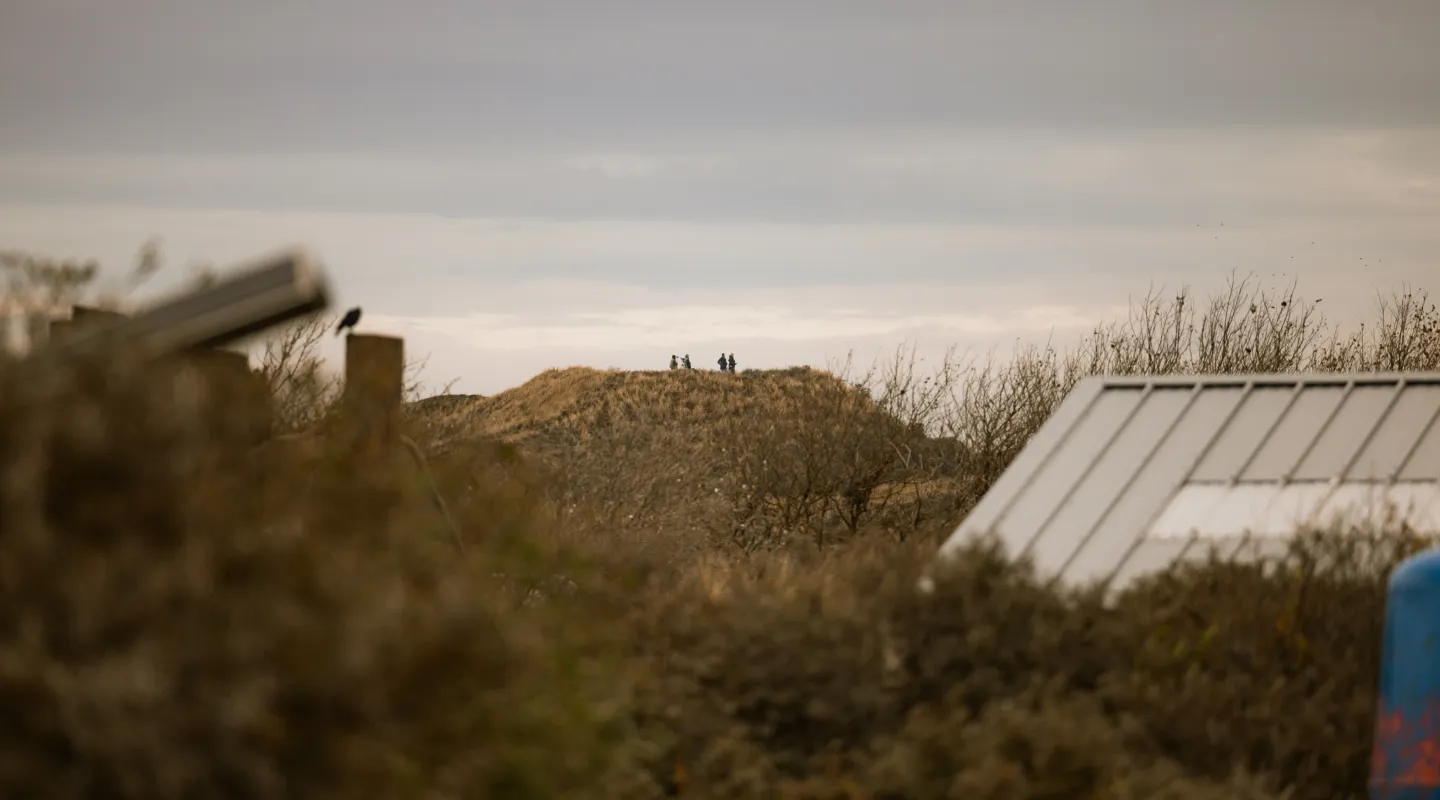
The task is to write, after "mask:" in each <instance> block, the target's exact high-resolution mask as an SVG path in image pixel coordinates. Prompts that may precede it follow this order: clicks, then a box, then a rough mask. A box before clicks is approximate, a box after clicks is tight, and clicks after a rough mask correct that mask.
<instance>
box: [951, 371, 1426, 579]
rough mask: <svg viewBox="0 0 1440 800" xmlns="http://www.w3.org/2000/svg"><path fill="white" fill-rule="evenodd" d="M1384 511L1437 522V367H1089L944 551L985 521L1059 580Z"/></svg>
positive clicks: (1124, 574)
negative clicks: (1144, 372) (1270, 370)
mask: <svg viewBox="0 0 1440 800" xmlns="http://www.w3.org/2000/svg"><path fill="white" fill-rule="evenodd" d="M1385 513H1395V514H1398V515H1400V516H1401V517H1403V518H1405V519H1406V521H1407V522H1408V523H1409V524H1410V525H1411V526H1412V527H1413V528H1415V529H1416V530H1418V531H1422V532H1427V533H1440V373H1433V372H1432V373H1366V374H1306V375H1214V376H1165V377H1143V376H1142V377H1105V376H1101V377H1092V378H1088V379H1085V380H1083V381H1081V382H1080V383H1079V384H1078V385H1077V386H1076V387H1075V389H1074V390H1073V391H1071V393H1070V394H1069V395H1068V396H1067V397H1066V398H1065V400H1064V402H1062V403H1061V404H1060V406H1059V408H1057V409H1056V410H1055V413H1054V414H1053V415H1051V417H1050V419H1049V420H1048V421H1047V422H1046V423H1045V424H1044V425H1043V426H1042V427H1041V428H1040V430H1039V431H1037V432H1036V434H1035V435H1034V436H1033V437H1032V438H1031V439H1030V441H1029V442H1028V443H1027V444H1026V446H1025V448H1024V449H1023V450H1022V451H1021V452H1020V454H1019V455H1018V456H1016V458H1015V460H1014V461H1013V462H1012V463H1011V464H1010V466H1009V467H1008V468H1007V469H1006V470H1005V472H1004V473H1003V474H1002V475H1001V476H1000V478H999V479H998V480H997V481H996V482H995V484H994V486H992V487H991V488H990V491H989V492H987V493H986V495H985V496H984V497H983V498H982V499H981V500H980V503H979V504H978V505H976V507H975V509H974V510H973V511H971V512H970V515H969V516H968V517H966V519H965V520H964V522H962V523H961V524H960V527H959V528H958V529H957V530H956V531H955V533H954V534H953V535H952V536H951V537H950V539H949V540H948V541H947V542H946V543H945V545H944V546H943V547H942V549H941V553H942V555H943V554H945V553H948V552H951V551H953V550H954V549H955V548H957V547H959V546H961V545H962V544H963V543H964V542H965V541H966V540H967V539H969V538H970V537H972V536H975V535H977V534H985V533H986V532H992V533H994V534H996V535H997V536H998V537H999V538H1000V540H1001V541H1002V542H1004V544H1005V545H1006V546H1007V548H1008V550H1009V552H1010V553H1011V554H1012V555H1017V556H1018V555H1022V554H1024V555H1029V556H1031V557H1032V558H1033V559H1034V562H1035V565H1036V568H1037V570H1038V571H1039V572H1040V573H1041V574H1042V575H1046V576H1051V577H1059V578H1061V579H1063V580H1064V581H1066V582H1067V583H1069V582H1073V583H1076V584H1080V583H1089V582H1092V581H1097V580H1098V581H1104V582H1108V583H1109V584H1110V586H1111V587H1112V588H1120V587H1121V586H1123V585H1124V584H1125V583H1128V582H1129V581H1130V580H1131V579H1133V578H1135V577H1136V576H1138V575H1140V574H1142V573H1144V572H1149V571H1152V570H1155V569H1159V568H1164V567H1166V566H1168V565H1169V564H1171V563H1174V562H1175V561H1177V560H1179V559H1186V558H1197V557H1198V558H1204V557H1205V555H1206V554H1207V553H1208V552H1209V549H1210V545H1211V544H1214V545H1216V546H1217V547H1219V548H1221V554H1222V555H1229V556H1231V557H1242V558H1243V557H1247V556H1255V555H1265V554H1270V553H1279V552H1283V551H1284V548H1285V545H1286V538H1287V536H1289V535H1290V534H1293V533H1294V532H1295V531H1296V530H1297V529H1299V528H1301V527H1303V526H1305V525H1306V524H1326V523H1329V522H1332V521H1335V520H1336V519H1337V517H1344V518H1346V519H1347V520H1349V521H1357V520H1356V517H1355V515H1357V514H1368V515H1376V514H1385Z"/></svg>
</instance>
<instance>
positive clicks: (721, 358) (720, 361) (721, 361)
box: [715, 353, 725, 372]
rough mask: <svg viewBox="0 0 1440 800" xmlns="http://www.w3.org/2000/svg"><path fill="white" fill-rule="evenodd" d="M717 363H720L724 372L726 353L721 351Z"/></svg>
mask: <svg viewBox="0 0 1440 800" xmlns="http://www.w3.org/2000/svg"><path fill="white" fill-rule="evenodd" d="M715 363H716V364H719V365H720V371H721V372H724V371H725V354H724V353H721V354H720V358H719V359H717V360H716V361H715Z"/></svg>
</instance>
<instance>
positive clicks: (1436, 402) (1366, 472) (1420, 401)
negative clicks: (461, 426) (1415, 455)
mask: <svg viewBox="0 0 1440 800" xmlns="http://www.w3.org/2000/svg"><path fill="white" fill-rule="evenodd" d="M1437 414H1440V386H1434V385H1424V384H1421V385H1419V386H1406V387H1405V389H1404V390H1403V391H1401V393H1400V397H1399V398H1397V399H1396V401H1395V406H1394V407H1393V408H1391V409H1390V413H1389V414H1388V415H1387V416H1386V417H1385V420H1384V421H1383V422H1381V423H1380V427H1379V428H1378V429H1376V431H1375V433H1374V435H1372V436H1371V437H1370V441H1369V443H1367V444H1366V445H1365V449H1364V450H1362V451H1361V452H1360V457H1359V458H1357V459H1356V460H1355V463H1354V464H1353V465H1351V467H1350V470H1349V471H1348V472H1346V473H1345V479H1346V480H1352V481H1354V480H1367V481H1375V480H1386V479H1388V478H1389V477H1390V476H1392V475H1398V474H1399V472H1400V467H1401V465H1402V464H1404V463H1405V458H1406V457H1407V456H1408V455H1409V454H1410V451H1411V449H1412V448H1414V446H1415V445H1416V443H1417V442H1418V441H1419V440H1420V439H1421V438H1423V432H1424V431H1425V430H1426V429H1427V427H1428V426H1429V425H1430V422H1431V420H1433V419H1435V417H1436V415H1437Z"/></svg>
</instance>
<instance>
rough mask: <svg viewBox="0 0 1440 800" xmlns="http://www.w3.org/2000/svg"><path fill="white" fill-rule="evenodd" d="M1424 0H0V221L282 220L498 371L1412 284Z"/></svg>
mask: <svg viewBox="0 0 1440 800" xmlns="http://www.w3.org/2000/svg"><path fill="white" fill-rule="evenodd" d="M1437 31H1440V3H1437V2H1435V0H1413V1H1411V0H1376V1H1375V2H1371V3H1357V2H1353V0H1346V1H1345V2H1340V1H1338V0H1269V1H1268V2H1264V3H1256V2H1254V1H1253V0H1246V1H1241V0H1209V1H1208V2H1203V3H1202V2H1185V3H1182V2H1178V0H1177V1H1176V2H1163V1H1160V2H1157V1H1156V0H1148V2H1147V1H1143V0H1134V2H1126V1H1122V0H1102V1H1100V2H1092V3H1076V2H1073V0H1069V1H1068V2H1067V1H1064V0H1054V1H1053V2H1026V1H1025V0H997V1H996V2H978V1H977V2H962V1H961V0H945V1H944V2H919V1H918V0H883V2H882V1H881V0H874V1H873V2H859V1H858V0H795V1H793V2H783V0H770V2H759V0H728V1H727V2H709V3H700V2H684V1H683V0H669V2H636V1H635V0H622V1H621V2H596V1H595V0H583V1H582V0H565V1H564V2H561V1H559V0H524V1H523V2H520V1H519V0H513V1H512V2H508V3H498V2H482V1H479V0H472V1H471V2H463V3H462V2H453V0H446V1H444V2H441V1H440V0H418V1H417V0H409V1H408V2H405V3H399V2H395V3H389V4H382V3H379V2H376V1H375V0H346V2H339V1H338V0H326V1H325V2H301V1H300V0H290V2H272V1H271V0H248V1H247V2H238V1H237V2H223V1H221V0H209V1H208V2H207V1H205V0H126V2H114V0H0V247H16V248H23V249H28V250H33V251H38V252H43V253H49V254H55V255H66V256H94V257H98V258H100V259H101V260H102V261H103V262H104V263H105V264H107V265H111V266H113V269H114V270H116V271H118V270H123V269H124V267H125V266H126V265H127V263H128V261H129V259H130V257H131V255H132V254H133V253H134V252H135V250H136V249H137V248H138V247H139V245H140V244H141V242H143V241H144V240H145V239H147V238H149V237H152V236H159V237H161V240H162V242H163V244H164V249H165V252H166V254H167V255H168V256H169V261H170V262H171V264H172V265H173V267H174V272H175V274H176V275H183V274H184V268H185V266H186V265H188V264H191V263H194V262H202V261H203V262H218V263H221V264H223V263H227V262H230V261H233V260H237V259H244V258H247V257H250V256H253V255H256V254H259V253H262V252H265V251H267V250H271V249H273V248H276V247H279V246H282V245H286V244H289V243H292V242H299V243H304V244H308V245H311V246H313V247H314V248H315V249H316V250H317V251H318V252H319V253H320V254H321V256H322V257H323V258H324V259H325V261H326V263H327V265H328V267H329V269H330V271H331V274H332V276H333V278H334V280H335V282H336V284H337V288H338V290H339V295H340V297H339V301H340V303H341V304H343V305H349V304H355V303H358V304H362V305H363V306H364V307H365V309H366V318H365V320H364V322H362V326H361V327H362V329H369V330H373V331H376V332H393V333H398V334H402V335H404V336H405V337H406V339H407V347H408V348H409V349H410V351H411V353H412V354H414V355H423V354H425V353H429V355H430V370H429V373H428V375H427V377H428V378H429V379H430V380H431V381H432V382H434V383H439V382H443V381H446V380H448V379H451V378H458V379H459V382H458V383H457V384H456V387H455V388H456V390H458V391H470V392H482V393H490V392H493V391H497V390H499V389H502V388H504V387H506V386H510V385H514V384H517V383H519V382H521V381H523V380H524V379H525V378H527V377H528V376H530V375H532V374H534V373H536V372H538V371H540V370H541V369H544V368H546V367H550V366H565V365H569V364H589V365H592V366H598V367H605V366H619V367H626V368H640V367H663V366H664V365H665V362H666V361H667V360H668V358H669V355H670V354H671V353H686V352H688V353H689V354H690V355H691V356H692V358H693V359H694V360H695V362H696V365H697V366H706V367H709V366H710V365H711V364H712V362H713V361H714V359H715V356H716V355H718V353H719V352H720V351H721V350H722V349H724V350H725V351H726V352H729V351H734V352H735V354H736V359H737V361H739V362H740V364H741V365H742V367H744V366H755V367H759V366H778V365H784V364H790V363H813V364H817V365H823V364H824V363H826V361H827V359H828V358H831V357H835V356H841V355H843V354H844V353H845V352H846V351H847V350H850V349H852V348H854V349H856V350H857V352H859V353H862V354H867V353H868V354H873V352H874V350H875V348H877V347H881V346H888V345H894V344H897V343H899V342H901V341H902V340H907V339H908V340H910V341H914V342H918V343H919V344H921V346H922V347H925V348H937V347H940V346H942V345H944V344H947V343H959V344H961V345H962V346H967V347H974V348H981V349H983V348H988V347H992V346H995V345H1008V344H1009V343H1012V342H1014V341H1015V340H1016V339H1020V340H1031V341H1036V342H1041V341H1043V340H1044V339H1046V338H1047V337H1050V336H1054V337H1055V338H1056V339H1062V340H1063V339H1068V338H1073V337H1074V336H1076V335H1078V334H1079V333H1080V332H1082V331H1083V330H1084V329H1085V327H1087V326H1088V325H1090V324H1092V323H1094V322H1098V321H1100V320H1101V319H1102V318H1103V317H1106V316H1110V315H1113V314H1115V313H1117V311H1118V310H1119V309H1120V308H1123V306H1124V305H1125V303H1126V302H1127V299H1128V298H1129V297H1130V296H1131V295H1138V294H1144V293H1146V291H1147V290H1149V289H1150V288H1151V287H1152V286H1158V285H1166V286H1176V285H1179V284H1181V283H1188V284H1190V285H1192V286H1195V287H1196V288H1199V289H1202V290H1204V289H1209V288H1212V287H1214V286H1216V285H1218V284H1219V283H1221V282H1223V280H1224V279H1225V278H1226V277H1227V276H1229V275H1230V274H1231V273H1232V272H1233V271H1235V270H1239V271H1240V272H1242V273H1247V272H1254V273H1256V274H1257V275H1260V276H1261V277H1262V278H1264V279H1266V280H1270V276H1271V275H1272V274H1273V275H1275V276H1276V277H1275V278H1274V280H1276V281H1280V280H1288V279H1290V278H1292V277H1296V276H1298V277H1299V280H1300V285H1301V289H1302V291H1304V292H1305V293H1306V294H1308V295H1312V296H1323V297H1325V298H1326V303H1327V307H1328V308H1330V309H1331V311H1332V313H1334V314H1338V315H1341V316H1342V317H1344V316H1346V315H1351V316H1353V315H1355V314H1358V313H1360V312H1362V311H1364V310H1366V309H1367V308H1368V305H1369V303H1370V302H1371V300H1372V299H1373V297H1374V294H1375V292H1376V291H1377V290H1378V291H1384V290H1387V289H1389V288H1392V287H1396V286H1399V285H1400V284H1402V283H1403V282H1406V281H1408V282H1410V283H1412V284H1416V285H1419V286H1422V287H1427V288H1431V289H1434V290H1437V291H1440V281H1437V280H1435V279H1434V278H1433V277H1431V276H1432V275H1435V274H1440V273H1437V271H1436V264H1437V258H1436V257H1437V255H1440V226H1437V225H1436V220H1437V219H1440V48H1437V47H1436V46H1435V43H1436V36H1437Z"/></svg>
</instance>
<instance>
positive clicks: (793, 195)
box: [0, 133, 1440, 228]
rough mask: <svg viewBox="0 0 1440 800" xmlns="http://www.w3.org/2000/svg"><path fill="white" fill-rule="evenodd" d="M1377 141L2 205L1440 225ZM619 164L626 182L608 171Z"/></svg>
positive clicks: (932, 152)
mask: <svg viewBox="0 0 1440 800" xmlns="http://www.w3.org/2000/svg"><path fill="white" fill-rule="evenodd" d="M1362 143H1363V146H1355V145H1353V144H1351V143H1350V141H1349V140H1347V139H1344V138H1340V139H1327V138H1325V137H1315V136H1297V135H1281V134H1273V133H1272V134H1269V135H1262V134H1250V135H1245V134H1239V133H1232V134H1217V135H1212V136H1210V137H1208V138H1207V139H1205V140H1203V141H1197V140H1196V139H1195V138H1194V137H1193V136H1190V137H1187V136H1170V137H1167V136H1135V135H1121V134H1116V135H1113V136H1103V135H1091V136H1089V137H1084V136H1076V135H1071V136H1068V137H1062V136H1059V135H1049V136H1030V137H1028V138H1026V139H1019V138H1014V139H997V138H994V137H990V138H985V137H980V138H970V139H967V138H961V137H952V138H950V139H948V140H944V139H941V140H938V141H936V140H929V141H926V140H918V141H917V140H916V139H913V138H905V137H896V138H883V137H875V138H871V139H868V140H867V139H860V140H858V141H854V140H842V141H839V142H838V143H836V142H830V141H828V140H825V139H821V138H818V137H817V139H816V140H815V141H813V142H811V143H810V144H809V145H808V146H807V145H805V144H801V143H795V142H786V141H778V140H777V141H772V142H770V143H765V142H756V141H742V142H741V143H740V146H741V149H738V150H724V149H722V150H719V152H718V155H716V156H715V157H713V158H710V159H709V160H707V159H705V158H699V157H689V158H680V159H678V160H676V161H673V162H672V161H668V160H666V154H665V153H664V152H663V151H662V152H661V153H659V154H645V153H642V154H638V155H625V154H620V155H619V157H614V156H608V155H607V154H604V153H598V154H595V155H593V156H589V155H588V154H585V153H573V154H565V153H545V152H543V151H536V150H533V149H530V150H517V151H515V152H512V153H508V154H507V153H500V154H496V155H491V156H488V157H478V158H477V157H473V156H472V157H467V158H453V159H449V158H443V157H425V156H419V155H417V156H414V157H410V158H387V157H384V156H375V157H369V158H366V157H358V156H357V157H343V156H341V157H333V156H313V157H307V156H288V157H278V156H277V157H264V156H256V157H213V158H211V157H190V158H186V157H172V158H135V157H131V158H121V157H98V158H88V159H87V158H80V157H53V158H43V159H42V158H34V157H10V158H5V157H3V156H0V202H6V201H8V202H14V203H19V202H47V203H59V204H74V203H85V204H116V205H121V204H130V205H152V206H162V207H211V208H263V209H271V210H283V209H289V210H319V209H323V210H335V211H351V212H381V211H383V212H413V213H429V214H441V215H448V216H456V217H530V218H546V219H556V220H581V219H630V220H640V219H644V220H702V221H712V222H788V223H814V224H831V223H859V222H864V223H896V222H905V223H924V222H928V223H944V224H969V225H1092V226H1118V225H1124V226H1128V227H1136V228H1145V227H1154V226H1174V225H1190V224H1197V223H1199V224H1213V223H1216V222H1219V221H1223V220H1225V219H1229V220H1231V224H1232V225H1237V224H1238V225H1245V224H1250V225H1255V224H1271V223H1277V222H1284V221H1287V220H1299V219H1305V220H1310V221H1314V220H1318V219H1342V218H1343V219H1347V220H1351V221H1353V220H1357V219H1388V220H1394V219H1398V218H1404V217H1415V218H1424V217H1427V216H1428V215H1433V213H1434V212H1435V209H1436V208H1437V204H1440V162H1437V161H1436V160H1435V157H1434V153H1435V152H1437V151H1440V133H1424V134H1419V133H1417V134H1409V135H1403V134H1386V135H1374V136H1369V137H1366V138H1364V139H1363V140H1362ZM719 144H721V145H723V143H719ZM937 148H938V149H937ZM702 155H704V152H703V151H700V152H699V153H692V154H691V156H702ZM567 156H568V157H567ZM578 156H586V157H588V158H589V161H588V162H587V161H585V160H583V159H578ZM607 159H610V160H614V161H616V162H617V163H616V164H615V169H607V168H606V167H607V164H608V163H609V161H607ZM650 162H654V164H653V168H651V166H647V165H648V164H649V163H650ZM887 162H888V163H887ZM1355 176H1359V177H1358V178H1357V177H1355Z"/></svg>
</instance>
